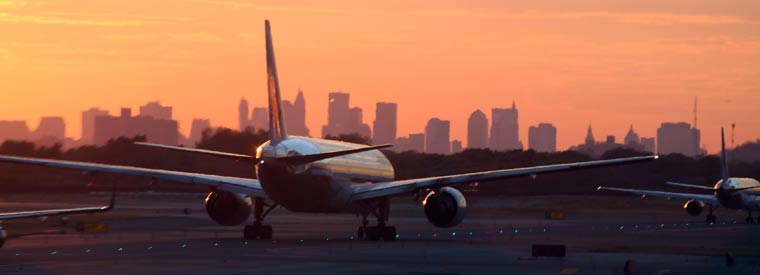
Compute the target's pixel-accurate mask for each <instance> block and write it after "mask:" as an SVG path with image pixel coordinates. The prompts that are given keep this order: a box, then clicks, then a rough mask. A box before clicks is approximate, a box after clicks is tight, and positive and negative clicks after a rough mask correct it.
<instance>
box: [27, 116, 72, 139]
mask: <svg viewBox="0 0 760 275" xmlns="http://www.w3.org/2000/svg"><path fill="white" fill-rule="evenodd" d="M65 134H66V123H65V122H64V121H63V118H62V117H42V118H41V119H40V125H39V126H37V130H35V131H34V133H33V135H34V137H35V139H42V138H46V139H55V140H60V141H63V139H64V138H65Z"/></svg>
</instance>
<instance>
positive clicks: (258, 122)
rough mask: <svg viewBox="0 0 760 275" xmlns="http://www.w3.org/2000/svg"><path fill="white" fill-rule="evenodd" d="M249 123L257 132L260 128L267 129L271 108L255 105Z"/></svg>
mask: <svg viewBox="0 0 760 275" xmlns="http://www.w3.org/2000/svg"><path fill="white" fill-rule="evenodd" d="M249 125H250V126H251V127H253V130H254V131H256V132H258V131H259V130H264V131H267V130H268V129H269V109H267V108H266V107H254V108H253V111H252V112H251V120H250V124H249Z"/></svg>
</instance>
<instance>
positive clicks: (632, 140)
mask: <svg viewBox="0 0 760 275" xmlns="http://www.w3.org/2000/svg"><path fill="white" fill-rule="evenodd" d="M623 142H624V143H623V144H625V145H626V146H629V147H634V146H637V145H639V144H640V143H641V139H640V138H639V134H637V133H636V132H634V131H633V125H631V128H630V129H628V133H627V134H625V138H624V139H623Z"/></svg>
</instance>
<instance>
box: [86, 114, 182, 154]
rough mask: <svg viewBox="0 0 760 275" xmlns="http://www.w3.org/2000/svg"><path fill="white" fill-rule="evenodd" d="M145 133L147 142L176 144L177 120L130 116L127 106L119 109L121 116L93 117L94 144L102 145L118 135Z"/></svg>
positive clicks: (177, 139)
mask: <svg viewBox="0 0 760 275" xmlns="http://www.w3.org/2000/svg"><path fill="white" fill-rule="evenodd" d="M138 135H145V136H146V139H147V141H148V142H151V143H158V144H165V145H177V143H178V142H179V131H178V124H177V121H174V120H167V119H155V118H153V117H152V116H137V117H133V116H132V110H131V109H129V108H122V109H121V116H118V117H114V116H98V117H95V144H96V145H99V146H100V145H104V144H106V142H108V140H110V139H114V138H118V137H134V136H138Z"/></svg>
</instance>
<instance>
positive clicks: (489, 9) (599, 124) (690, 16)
mask: <svg viewBox="0 0 760 275" xmlns="http://www.w3.org/2000/svg"><path fill="white" fill-rule="evenodd" d="M16 2H19V1H11V2H9V3H11V4H10V5H4V6H3V11H2V12H3V13H4V14H6V15H7V16H5V17H3V18H2V19H1V20H0V24H1V25H4V26H8V27H6V28H0V35H2V37H3V38H4V42H6V43H4V44H3V45H2V46H0V91H2V96H3V102H2V103H0V117H1V118H3V119H5V120H24V121H26V122H27V123H28V124H29V125H32V124H35V123H36V121H38V120H39V118H40V117H43V116H51V115H60V116H63V117H64V119H65V120H66V121H67V122H68V125H67V127H66V136H69V137H74V138H79V133H80V132H81V123H80V122H79V119H80V118H79V114H80V113H81V111H82V110H86V109H89V108H91V107H93V106H98V107H100V108H101V109H104V110H108V111H109V112H111V113H118V110H119V108H121V107H123V106H138V105H141V104H144V103H145V102H148V101H154V100H159V101H161V102H162V103H164V104H168V105H171V106H174V107H175V110H174V117H175V118H176V119H177V120H178V121H180V122H181V125H180V131H181V132H182V133H183V134H184V135H188V133H189V131H190V121H191V120H192V119H193V118H196V117H201V118H208V119H211V120H212V121H213V122H214V124H215V125H216V126H224V127H229V128H232V129H235V128H237V127H235V126H236V125H237V122H236V110H235V109H234V107H233V108H230V106H235V104H237V103H238V100H239V99H240V97H241V96H244V97H247V98H248V100H249V102H250V103H251V104H252V106H260V105H261V104H263V102H266V100H265V99H264V98H263V93H260V91H261V90H263V89H265V87H266V78H265V75H266V73H265V71H264V67H263V66H260V65H259V64H261V63H263V57H264V55H263V54H262V53H263V51H264V49H263V45H264V44H263V40H262V39H263V38H262V36H261V33H262V29H261V28H260V27H256V26H257V25H255V24H254V23H256V22H260V20H263V19H264V18H270V19H272V20H273V22H274V23H275V24H277V26H278V28H279V29H280V30H281V32H278V34H277V39H278V46H279V47H280V48H279V49H278V53H279V54H280V55H281V56H283V57H284V58H282V59H280V60H278V67H279V69H280V71H279V73H280V74H281V76H282V77H283V79H287V81H283V82H282V83H281V89H282V91H283V98H294V97H295V96H296V89H297V88H299V87H303V88H304V89H305V90H307V91H308V95H307V98H312V99H315V100H311V101H310V102H311V103H310V105H309V108H308V109H309V110H325V109H326V105H327V102H323V100H316V99H323V98H326V96H327V94H328V93H330V92H332V91H336V90H343V91H347V92H351V93H352V94H353V95H354V96H353V98H352V102H353V103H352V104H353V106H358V107H360V108H362V109H363V110H364V113H363V115H364V121H365V122H371V121H374V110H373V106H374V104H375V103H376V102H382V101H391V102H396V103H397V104H398V105H399V106H402V108H399V113H398V117H400V118H401V117H403V118H404V119H403V120H399V125H398V129H397V135H398V136H406V135H408V134H410V133H415V132H419V131H420V129H422V128H424V126H425V123H426V121H427V119H428V118H430V117H439V118H441V119H445V120H449V121H451V131H452V132H451V138H452V139H458V140H462V141H464V140H466V129H467V128H466V119H467V115H468V114H470V113H471V112H472V110H475V109H481V110H484V111H486V112H487V110H488V109H490V108H494V107H499V106H508V104H509V103H510V102H511V101H512V100H515V101H517V102H518V103H519V105H520V109H521V111H520V125H536V124H537V123H540V122H542V121H549V122H552V123H553V124H554V125H555V126H556V127H557V129H558V131H559V132H560V133H561V134H559V135H558V140H557V146H558V148H567V147H569V146H571V145H574V144H577V143H578V140H582V139H583V137H584V135H585V130H584V129H585V128H586V126H587V125H588V123H589V122H591V123H592V124H593V125H594V127H595V129H596V131H597V134H598V135H600V136H605V135H608V134H613V135H615V136H618V137H622V136H624V135H625V133H626V131H627V130H628V129H627V128H628V127H627V125H629V124H634V125H636V127H637V132H638V133H639V134H640V135H641V136H648V137H652V136H655V135H656V130H657V128H658V127H659V126H660V123H661V122H663V121H674V122H679V121H682V122H689V123H691V122H692V113H691V111H692V99H693V97H694V96H697V97H699V99H700V102H701V104H700V110H699V117H700V119H699V124H698V126H697V127H698V128H700V129H702V130H703V132H702V137H703V138H702V143H703V144H705V145H707V149H708V151H709V152H710V153H715V152H716V151H717V148H718V144H719V142H720V139H719V136H718V134H717V132H718V131H719V129H720V127H721V126H724V127H728V126H730V125H731V124H732V123H736V124H737V127H736V133H735V141H736V142H735V144H736V145H738V144H742V143H744V142H748V141H754V140H756V139H757V137H758V136H760V124H757V123H755V122H754V120H755V119H754V115H755V113H756V109H757V107H756V106H758V105H760V93H758V92H757V91H758V90H759V89H760V81H758V79H760V71H758V70H757V69H756V64H755V62H753V60H758V58H760V38H758V37H760V28H757V27H756V26H757V23H758V22H760V13H758V12H757V6H756V4H754V2H741V1H740V2H739V3H736V2H731V3H724V2H718V3H716V2H714V1H706V0H697V1H692V2H691V3H690V5H688V6H683V5H680V4H678V3H668V2H659V1H658V2H657V3H653V4H651V5H646V7H647V8H646V9H644V8H642V7H637V6H635V5H622V6H621V5H616V4H615V3H606V2H603V1H602V2H593V3H589V2H584V1H566V2H565V1H563V3H561V4H557V3H555V1H532V2H529V3H528V2H526V3H522V2H520V3H511V4H507V3H501V4H499V3H497V2H493V1H477V0H476V1H472V2H471V3H470V4H468V5H467V6H466V7H463V6H461V4H457V3H453V2H442V3H436V5H430V4H429V3H427V2H422V1H404V2H403V4H404V5H403V7H404V8H403V9H401V8H399V7H401V4H402V2H395V1H383V2H378V3H371V4H370V7H367V6H365V5H359V4H358V3H352V2H346V1H334V0H329V1H322V2H320V3H318V4H317V3H302V4H298V5H295V4H292V3H281V2H274V1H273V2H268V3H267V2H259V3H256V4H241V5H229V4H225V2H224V1H188V2H183V4H182V5H177V4H176V3H174V2H171V1H170V2H171V3H170V2H160V3H156V2H148V1H131V2H130V3H129V4H126V3H114V2H104V1H70V2H66V3H59V2H46V3H45V5H13V4H12V3H16ZM557 5H559V6H557ZM208 10H214V13H208V12H207V11H208ZM388 18H393V20H391V21H389V20H388ZM11 26H12V27H11ZM336 26H340V27H339V28H338V27H336ZM472 29H478V30H479V31H477V32H473V31H471V30H472ZM43 34H44V35H43ZM104 68H107V69H104ZM399 68H403V69H399ZM465 96H466V97H465ZM487 113H488V112H487ZM306 120H307V121H306V125H307V126H308V127H309V128H310V129H311V131H312V132H318V130H319V129H320V128H321V126H322V125H324V124H325V123H326V120H327V117H326V115H324V114H318V113H310V115H307V119H306ZM312 135H313V134H312ZM527 139H528V138H527V131H526V128H525V127H521V128H520V136H519V140H522V141H523V143H525V141H526V140H527Z"/></svg>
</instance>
